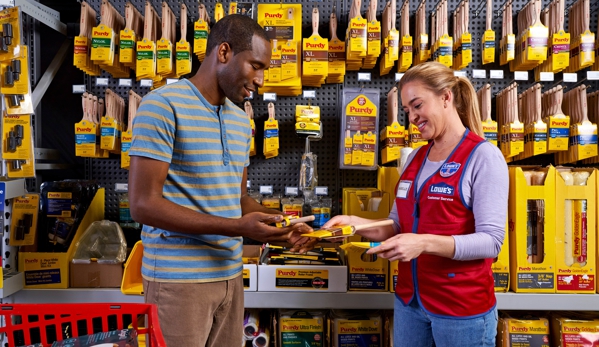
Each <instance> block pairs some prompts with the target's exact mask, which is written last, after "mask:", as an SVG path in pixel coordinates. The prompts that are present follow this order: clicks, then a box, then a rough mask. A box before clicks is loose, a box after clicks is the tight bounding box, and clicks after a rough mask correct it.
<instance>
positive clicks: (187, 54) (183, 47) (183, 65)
mask: <svg viewBox="0 0 599 347" xmlns="http://www.w3.org/2000/svg"><path fill="white" fill-rule="evenodd" d="M180 20H181V39H180V40H179V42H177V45H176V52H177V53H176V60H175V69H176V75H177V77H181V76H184V75H187V74H188V73H191V47H190V45H189V42H187V6H186V5H185V4H184V3H181V18H180Z"/></svg>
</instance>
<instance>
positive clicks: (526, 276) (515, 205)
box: [508, 166, 556, 293]
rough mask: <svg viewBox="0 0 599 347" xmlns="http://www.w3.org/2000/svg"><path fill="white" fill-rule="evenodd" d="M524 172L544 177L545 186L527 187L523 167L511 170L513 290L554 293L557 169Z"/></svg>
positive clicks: (543, 184) (510, 225)
mask: <svg viewBox="0 0 599 347" xmlns="http://www.w3.org/2000/svg"><path fill="white" fill-rule="evenodd" d="M525 170H527V171H529V170H530V171H532V170H534V171H536V172H542V173H544V174H545V178H544V181H543V182H542V185H528V183H527V179H526V177H525V175H524V170H523V168H522V167H510V169H509V174H510V192H509V204H508V205H509V209H508V218H509V222H508V223H509V245H510V275H511V279H510V288H511V289H512V291H514V292H528V293H555V211H556V210H555V168H554V167H553V166H549V167H545V168H540V167H535V168H525ZM535 211H536V212H535ZM529 218H530V219H531V221H530V222H529Z"/></svg>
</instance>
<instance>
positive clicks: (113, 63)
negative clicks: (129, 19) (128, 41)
mask: <svg viewBox="0 0 599 347" xmlns="http://www.w3.org/2000/svg"><path fill="white" fill-rule="evenodd" d="M101 6H102V9H101V11H100V13H101V15H102V19H101V21H100V25H99V26H97V27H94V28H93V29H92V44H91V59H92V61H93V62H94V63H95V64H97V65H99V66H100V67H101V68H102V69H103V70H105V71H107V72H108V73H110V74H111V75H112V77H114V78H126V77H129V72H130V70H129V68H128V67H127V66H125V65H124V64H122V63H121V62H120V61H119V50H118V46H119V39H120V33H121V30H122V29H123V28H124V27H125V19H124V18H123V16H121V15H120V14H119V13H118V12H117V10H116V9H115V8H114V6H113V5H112V4H111V3H110V2H109V1H103V2H102V5H101Z"/></svg>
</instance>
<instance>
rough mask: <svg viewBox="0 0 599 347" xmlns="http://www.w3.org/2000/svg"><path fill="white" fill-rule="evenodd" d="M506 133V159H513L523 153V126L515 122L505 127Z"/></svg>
mask: <svg viewBox="0 0 599 347" xmlns="http://www.w3.org/2000/svg"><path fill="white" fill-rule="evenodd" d="M507 131H508V133H507V137H508V142H507V146H506V150H507V157H513V156H516V155H518V154H520V153H522V152H524V124H522V123H520V122H519V121H518V120H516V121H515V122H514V123H510V124H509V125H508V126H507Z"/></svg>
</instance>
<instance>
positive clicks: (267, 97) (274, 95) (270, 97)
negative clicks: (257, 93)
mask: <svg viewBox="0 0 599 347" xmlns="http://www.w3.org/2000/svg"><path fill="white" fill-rule="evenodd" d="M264 101H273V102H274V101H277V93H264Z"/></svg>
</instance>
